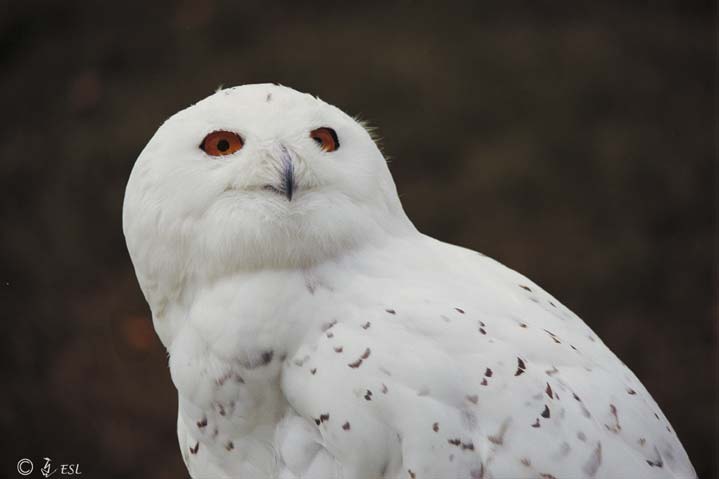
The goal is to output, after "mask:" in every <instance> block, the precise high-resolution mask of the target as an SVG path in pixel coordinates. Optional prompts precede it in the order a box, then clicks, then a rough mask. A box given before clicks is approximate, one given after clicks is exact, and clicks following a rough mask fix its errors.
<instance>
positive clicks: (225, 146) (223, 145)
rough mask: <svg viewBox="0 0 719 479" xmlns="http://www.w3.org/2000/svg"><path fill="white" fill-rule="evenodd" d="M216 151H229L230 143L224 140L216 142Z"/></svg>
mask: <svg viewBox="0 0 719 479" xmlns="http://www.w3.org/2000/svg"><path fill="white" fill-rule="evenodd" d="M217 149H218V150H220V151H227V150H229V149H230V142H229V141H227V140H225V139H222V140H220V141H218V142H217Z"/></svg>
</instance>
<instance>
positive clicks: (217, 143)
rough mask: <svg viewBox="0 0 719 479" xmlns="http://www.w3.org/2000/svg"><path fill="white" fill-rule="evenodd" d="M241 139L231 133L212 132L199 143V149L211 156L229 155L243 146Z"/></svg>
mask: <svg viewBox="0 0 719 479" xmlns="http://www.w3.org/2000/svg"><path fill="white" fill-rule="evenodd" d="M243 144H244V143H243V142H242V138H240V135H238V134H237V133H233V132H231V131H213V132H212V133H210V134H209V135H207V136H206V137H205V138H204V139H203V140H202V143H200V149H201V150H202V151H204V152H205V153H207V154H208V155H212V156H225V155H231V154H233V153H234V152H236V151H238V150H239V149H240V148H242V146H243Z"/></svg>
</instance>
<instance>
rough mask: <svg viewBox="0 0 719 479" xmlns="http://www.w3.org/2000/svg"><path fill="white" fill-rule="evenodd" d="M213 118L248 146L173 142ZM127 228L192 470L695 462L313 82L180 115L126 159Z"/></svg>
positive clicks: (637, 390) (577, 331) (335, 471)
mask: <svg viewBox="0 0 719 479" xmlns="http://www.w3.org/2000/svg"><path fill="white" fill-rule="evenodd" d="M223 100H225V101H224V102H223ZM225 102H228V103H229V105H230V107H227V105H226V104H225ZM273 102H275V104H274V105H273ZM242 108H246V109H248V110H252V111H253V113H255V114H256V116H255V117H251V118H253V119H254V122H253V123H248V122H249V119H248V118H250V117H248V118H245V117H244V116H243V115H244V113H237V114H236V115H235V114H234V113H233V111H235V110H241V109H242ZM218 118H224V120H222V121H220V120H218ZM287 118H290V119H291V121H290V122H289V123H288V124H286V125H285V124H282V121H280V119H287ZM272 119H275V120H276V122H277V123H278V124H275V123H273V122H272V121H270V120H272ZM248 125H249V126H248ZM257 125H260V126H257ZM218 128H222V129H230V128H233V129H236V130H239V132H238V133H237V134H238V135H240V136H239V137H238V138H240V137H241V140H242V143H243V146H242V148H241V149H240V150H238V151H237V152H236V153H232V154H229V155H227V157H226V158H225V157H221V158H208V157H206V156H203V155H202V154H199V153H197V152H194V150H192V149H191V147H192V146H193V145H191V144H190V143H189V142H188V143H187V144H186V145H185V144H183V145H182V146H181V147H177V149H176V150H173V148H175V147H173V146H168V145H167V142H169V141H170V140H172V139H174V138H175V137H176V135H177V134H178V133H177V132H179V133H180V138H182V140H179V141H184V135H186V134H188V132H192V131H195V130H198V131H199V136H200V137H202V136H203V135H205V134H209V133H212V134H213V135H215V136H213V137H212V138H215V137H216V136H217V135H216V134H215V130H216V129H218ZM243 128H247V130H244V131H243ZM252 128H257V129H259V130H261V133H262V134H260V133H257V132H254V133H253V130H252ZM318 128H325V129H331V133H332V134H329V133H328V134H326V135H316V136H317V137H318V138H320V139H321V142H316V141H315V142H313V140H312V138H314V139H316V138H315V137H313V136H312V135H313V134H314V132H315V131H317V129H318ZM323 131H324V130H323ZM308 132H311V133H308ZM308 136H309V138H310V139H309V140H308ZM253 138H254V143H255V144H254V145H251V143H252V140H253ZM200 139H201V138H200ZM325 141H329V142H330V143H327V144H325V143H324V142H325ZM196 143H199V141H196ZM320 143H321V144H320ZM328 145H329V146H328ZM217 146H218V148H217V151H222V148H221V147H223V146H224V144H223V143H217ZM194 148H196V145H194ZM252 148H254V150H253V149H252ZM312 148H315V149H312ZM248 150H249V153H248ZM213 151H214V150H213ZM243 155H244V156H243ZM342 155H345V156H342ZM156 163H160V166H157V164H156ZM171 180H172V181H174V183H173V182H172V181H171ZM288 181H289V183H288ZM166 182H170V184H169V185H166V184H165V183H166ZM213 182H215V183H213ZM176 183H179V186H178V184H176ZM195 183H198V184H196V185H195ZM207 183H209V184H210V186H208V185H207ZM182 185H185V186H184V187H182ZM188 185H193V188H194V189H193V188H189V187H188ZM258 185H259V188H258ZM288 185H291V187H289V188H288ZM184 196H189V197H190V198H189V200H188V201H186V202H184V204H183V201H184V200H183V197H184ZM125 232H126V236H127V238H128V246H129V248H130V252H131V255H132V257H133V262H134V263H135V267H136V271H137V274H138V279H139V281H140V284H141V286H142V287H143V292H144V293H145V295H146V298H147V299H148V302H149V303H150V306H151V308H152V311H153V320H154V322H155V326H156V329H157V331H158V334H159V335H160V338H161V339H162V340H163V342H164V344H165V345H166V347H167V349H168V352H169V355H170V373H171V376H172V379H173V382H174V384H175V386H176V387H177V390H178V398H179V401H178V404H179V414H178V437H179V442H180V447H181V451H182V455H183V458H184V460H185V463H186V465H187V467H188V470H189V471H190V474H191V475H192V477H196V478H200V477H208V478H210V477H212V478H215V477H227V478H238V477H241V478H243V479H245V478H258V479H259V478H282V479H290V478H292V479H299V478H305V479H325V478H327V479H339V478H343V479H376V478H383V479H395V478H397V479H399V478H408V479H419V478H432V479H434V478H442V479H446V478H468V479H476V478H545V479H549V478H552V477H554V478H562V477H568V478H574V477H587V478H616V477H632V478H637V479H644V478H646V479H649V478H674V477H682V478H693V477H696V474H695V473H694V470H693V468H692V466H691V463H690V462H689V459H688V458H687V455H686V453H685V452H684V449H683V448H682V446H681V444H680V442H679V440H678V438H677V437H676V435H675V433H674V431H673V429H672V428H671V426H670V425H669V422H668V421H667V419H666V418H665V417H664V415H663V414H662V413H661V411H660V410H659V408H658V406H657V404H656V403H655V402H654V400H653V399H652V398H651V396H650V394H649V393H648V392H647V391H646V389H645V388H644V387H643V386H642V385H641V383H640V382H639V380H638V379H637V378H636V377H635V376H634V374H633V373H632V372H631V371H630V370H629V369H628V368H627V367H626V366H625V365H624V364H623V363H622V362H621V361H620V360H619V359H617V357H616V356H615V355H614V354H613V353H612V352H611V351H609V349H608V348H607V347H606V346H605V345H604V344H603V343H602V342H601V340H600V339H599V338H598V337H597V336H596V335H595V334H594V333H593V331H592V330H591V329H590V328H589V327H588V326H587V325H586V324H585V323H584V322H583V321H582V320H581V319H579V318H578V317H577V316H576V315H575V314H574V313H572V312H571V311H569V310H568V309H567V308H565V307H564V306H563V305H562V304H561V303H560V302H559V301H557V300H556V299H555V298H553V297H552V296H551V295H549V294H548V293H546V292H545V291H543V290H542V289H541V288H540V287H539V286H537V285H536V284H534V283H533V282H531V281H530V280H528V279H527V278H525V277H524V276H522V275H520V274H519V273H516V272H514V271H512V270H510V269H508V268H506V267H505V266H503V265H501V264H499V263H498V262H496V261H494V260H492V259H490V258H488V257H486V256H483V255H481V254H479V253H476V252H473V251H470V250H467V249H463V248H459V247H456V246H452V245H448V244H445V243H442V242H440V241H437V240H434V239H432V238H429V237H427V236H424V235H422V234H421V233H419V232H418V231H417V230H416V229H415V228H414V227H413V226H412V224H411V222H410V221H409V220H408V219H407V218H406V216H405V215H404V212H403V211H402V209H401V205H400V203H399V199H398V197H397V194H396V190H395V188H394V184H393V182H392V180H391V176H390V175H389V172H388V171H387V169H386V165H385V162H384V159H383V158H382V156H381V154H380V153H379V151H378V150H377V149H376V147H375V146H374V142H372V140H371V138H370V137H369V135H367V134H366V132H365V131H364V129H363V128H362V127H361V125H359V124H357V123H356V122H354V121H353V120H351V119H349V118H348V117H346V115H344V114H343V113H341V112H339V110H337V109H335V108H334V107H330V106H329V105H326V104H324V103H322V102H320V101H319V100H317V99H315V98H312V97H309V96H308V95H302V94H299V93H297V92H294V91H293V90H289V89H287V88H284V87H278V86H275V85H253V86H248V87H240V88H239V89H236V90H235V91H231V92H230V93H224V92H218V93H217V94H216V95H214V96H213V97H210V99H208V100H205V102H203V103H201V104H198V105H196V106H194V107H191V108H190V109H188V110H186V111H185V112H183V113H182V114H181V115H180V116H179V120H178V119H172V120H171V121H169V122H168V123H167V124H166V125H165V126H163V128H161V130H160V132H158V135H156V137H155V138H154V139H153V140H152V141H151V143H150V145H148V148H147V149H146V151H145V152H143V155H141V158H140V159H139V160H138V164H137V165H136V167H135V170H134V171H133V175H132V178H131V180H130V184H129V185H128V194H127V196H126V205H125Z"/></svg>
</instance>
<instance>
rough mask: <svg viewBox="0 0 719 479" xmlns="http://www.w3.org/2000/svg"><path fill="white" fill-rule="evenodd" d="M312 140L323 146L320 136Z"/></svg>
mask: <svg viewBox="0 0 719 479" xmlns="http://www.w3.org/2000/svg"><path fill="white" fill-rule="evenodd" d="M312 139H313V140H315V141H316V142H317V144H318V145H321V144H322V138H320V137H319V136H315V137H314V138H312Z"/></svg>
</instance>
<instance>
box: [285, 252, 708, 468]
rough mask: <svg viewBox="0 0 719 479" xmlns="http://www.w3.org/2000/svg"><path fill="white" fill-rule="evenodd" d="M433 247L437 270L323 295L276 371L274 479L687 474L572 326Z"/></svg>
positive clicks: (607, 355) (562, 312) (621, 378)
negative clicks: (279, 393) (282, 413)
mask: <svg viewBox="0 0 719 479" xmlns="http://www.w3.org/2000/svg"><path fill="white" fill-rule="evenodd" d="M436 247H437V248H440V249H441V255H442V257H443V260H444V261H445V264H446V265H449V266H448V267H447V268H445V269H446V271H447V274H444V273H442V268H437V267H433V266H432V265H431V264H428V265H427V266H428V268H427V271H428V272H430V271H431V274H429V273H427V274H423V273H422V272H421V271H420V272H419V273H418V272H417V271H414V272H413V273H412V274H399V275H397V274H386V275H384V276H382V275H373V274H367V276H366V277H364V278H359V279H357V280H355V283H354V284H352V285H350V287H348V288H345V292H344V293H343V292H342V291H335V292H334V293H333V297H332V301H333V304H334V307H333V309H332V311H333V314H331V315H328V317H327V318H326V321H325V322H324V323H323V326H322V327H321V328H320V329H319V330H318V331H316V332H315V333H313V334H309V335H308V336H307V338H306V339H305V340H304V342H303V345H302V347H301V348H300V349H299V350H298V351H297V353H296V354H295V355H294V356H293V357H291V358H288V360H287V361H286V362H285V364H284V365H283V371H282V390H283V392H284V395H285V397H286V399H287V401H288V402H289V404H290V406H291V408H292V410H293V411H295V412H296V416H291V417H288V418H287V420H286V421H285V423H283V425H282V427H280V428H279V433H278V437H277V445H278V446H277V447H278V450H279V451H280V454H281V456H282V460H283V461H284V463H285V464H286V467H287V469H286V472H287V474H288V476H287V477H308V478H312V479H315V478H317V479H320V478H324V477H338V476H337V474H338V472H337V471H340V470H341V471H342V477H344V478H356V479H366V478H375V477H383V478H410V479H413V478H425V477H431V478H436V477H441V478H455V477H456V478H460V477H461V478H480V477H487V478H489V477H496V478H501V477H513V478H517V477H543V478H552V477H557V478H558V477H589V478H595V477H596V478H616V477H634V478H638V479H642V478H674V477H682V478H693V477H696V474H695V473H694V471H693V469H692V466H691V464H690V462H689V460H688V458H687V456H686V453H685V452H684V449H683V448H682V446H681V444H680V443H679V441H678V439H677V437H676V435H675V434H674V433H673V431H672V430H671V427H670V426H669V423H668V421H667V420H666V418H665V417H664V416H663V415H662V413H661V411H660V410H659V408H658V407H657V405H656V403H655V402H654V401H653V399H652V398H651V396H650V395H649V393H648V392H647V391H646V390H645V389H644V387H643V386H642V385H641V383H640V382H639V381H638V380H637V378H636V377H635V376H634V374H632V372H631V371H630V370H629V369H628V368H627V367H626V366H625V365H624V364H622V363H621V361H619V360H618V359H617V358H616V356H614V354H612V353H611V351H609V349H608V348H607V347H606V346H605V345H604V344H603V343H602V342H601V341H600V340H599V339H598V338H597V337H596V336H595V335H594V333H593V332H592V331H591V330H590V329H589V328H588V327H587V326H586V325H585V324H584V323H583V322H582V321H581V320H580V319H579V318H578V317H576V316H575V315H574V314H573V313H571V312H570V311H569V310H567V309H566V308H565V307H564V306H562V305H561V304H560V303H559V302H558V301H557V300H556V299H554V298H553V297H551V296H550V295H549V294H547V293H546V292H544V291H543V290H541V288H539V287H538V286H537V285H535V284H533V283H532V282H531V281H529V280H528V279H526V278H525V277H523V276H521V275H519V274H518V273H516V272H514V271H511V270H509V269H508V268H506V267H504V266H502V265H501V264H499V263H497V262H495V261H493V260H491V259H489V258H486V257H482V256H480V255H478V254H476V253H472V252H469V251H467V250H463V249H461V248H456V247H450V246H448V245H443V246H436ZM453 265H454V267H453ZM435 266H436V265H435ZM308 471H309V472H308ZM293 475H294V476H293Z"/></svg>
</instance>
